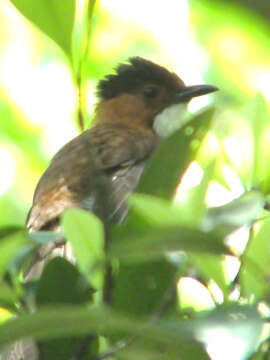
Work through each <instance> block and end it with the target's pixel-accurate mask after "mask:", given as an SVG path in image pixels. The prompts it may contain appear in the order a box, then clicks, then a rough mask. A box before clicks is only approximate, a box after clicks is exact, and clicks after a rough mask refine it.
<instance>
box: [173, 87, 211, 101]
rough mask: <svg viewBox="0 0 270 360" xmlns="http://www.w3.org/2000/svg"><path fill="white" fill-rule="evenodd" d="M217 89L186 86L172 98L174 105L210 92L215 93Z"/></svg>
mask: <svg viewBox="0 0 270 360" xmlns="http://www.w3.org/2000/svg"><path fill="white" fill-rule="evenodd" d="M217 90H218V88H217V87H216V86H212V85H193V86H187V87H185V88H184V89H182V90H181V92H179V93H178V94H176V95H175V97H174V102H175V103H180V102H187V101H189V100H191V99H192V98H193V97H196V96H201V95H205V94H209V93H211V92H214V91H217Z"/></svg>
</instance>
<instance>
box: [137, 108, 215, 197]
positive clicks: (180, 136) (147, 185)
mask: <svg viewBox="0 0 270 360" xmlns="http://www.w3.org/2000/svg"><path fill="white" fill-rule="evenodd" d="M213 116H214V108H207V109H205V110H204V111H202V112H200V113H199V114H197V115H195V116H194V117H193V119H192V120H191V121H189V122H188V124H186V125H185V126H184V127H183V128H181V129H180V131H179V132H177V133H176V134H174V135H173V136H171V137H170V138H168V139H167V140H164V141H163V142H162V143H161V145H160V148H159V150H158V151H157V152H156V153H155V154H154V155H153V157H152V159H151V160H150V162H149V165H148V167H147V169H146V171H145V172H144V173H143V175H142V179H141V181H140V183H139V186H138V187H137V189H136V192H139V193H147V194H151V195H157V196H159V197H161V198H165V199H171V198H172V197H173V195H174V194H175V191H176V188H177V186H178V184H179V181H180V179H181V177H182V175H183V173H184V171H185V170H186V168H187V166H188V164H189V163H190V162H191V161H192V160H193V159H194V158H195V155H196V153H197V151H198V149H199V147H200V145H201V143H202V141H203V139H204V136H205V135H206V133H207V131H208V129H209V127H210V124H211V120H212V119H213Z"/></svg>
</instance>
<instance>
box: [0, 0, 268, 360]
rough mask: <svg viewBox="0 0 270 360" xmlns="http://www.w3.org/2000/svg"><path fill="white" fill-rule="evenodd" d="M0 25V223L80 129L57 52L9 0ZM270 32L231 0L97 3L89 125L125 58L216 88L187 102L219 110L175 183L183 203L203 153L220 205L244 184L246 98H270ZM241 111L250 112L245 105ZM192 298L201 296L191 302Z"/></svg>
mask: <svg viewBox="0 0 270 360" xmlns="http://www.w3.org/2000/svg"><path fill="white" fill-rule="evenodd" d="M0 24H1V25H0V26H1V31H0V164H1V170H0V174H1V176H0V196H1V198H0V214H1V216H0V225H1V226H3V225H9V224H23V223H24V221H25V218H26V215H27V211H28V209H29V207H30V205H31V201H32V196H33V191H34V188H35V185H36V183H37V181H38V179H39V177H40V175H41V174H42V172H43V171H44V170H45V168H46V166H47V164H48V162H49V159H50V158H51V157H52V155H53V154H54V153H55V152H56V151H57V150H58V149H59V148H60V147H61V146H62V145H63V144H65V143H66V142H67V141H68V140H70V139H72V138H73V137H74V136H75V135H76V134H78V132H79V131H78V126H77V119H76V106H77V101H78V99H77V95H76V91H75V87H74V79H73V77H72V74H71V71H70V64H69V62H68V59H67V57H66V55H65V54H64V52H62V50H61V49H60V48H59V47H58V46H57V45H56V44H55V43H54V42H53V41H52V40H51V39H49V38H48V37H46V36H45V35H44V34H42V33H41V32H39V31H38V30H37V29H36V28H35V27H34V26H33V25H32V24H31V23H30V22H29V21H27V20H26V19H24V18H23V17H22V15H21V14H19V12H18V11H17V10H16V9H15V8H14V7H13V6H12V5H11V3H10V2H9V1H8V0H2V1H1V2H0ZM269 35H270V27H269V26H268V24H267V23H266V22H265V21H264V20H263V18H261V17H260V16H259V15H257V14H255V13H254V12H252V11H251V10H250V9H247V8H244V7H241V6H240V5H238V6H237V5H233V3H231V2H227V3H226V5H224V3H223V2H219V1H216V2H213V1H211V0H209V1H195V0H190V1H188V0H181V1H175V0H167V2H166V6H165V5H164V2H159V1H156V0H148V1H145V0H138V1H136V2H134V1H133V2H130V1H126V0H114V1H111V0H100V1H99V4H98V6H97V9H96V11H95V13H94V17H93V31H92V39H91V46H90V52H89V67H88V69H87V72H88V79H87V81H86V83H85V93H84V94H83V101H84V102H85V107H86V109H87V119H88V121H89V122H90V120H91V117H92V114H93V112H94V104H95V102H96V98H95V85H96V83H97V81H98V80H99V79H100V78H102V76H104V75H106V74H107V73H110V72H112V71H113V69H114V68H115V66H116V65H117V64H118V63H119V62H124V61H125V60H126V59H127V58H129V57H130V56H143V57H147V58H149V59H151V60H153V61H155V62H157V63H160V64H162V65H164V66H166V67H168V68H170V69H171V70H173V71H175V72H176V73H177V74H179V75H180V76H181V77H182V78H183V80H184V81H185V83H186V84H201V83H209V84H212V85H216V86H218V87H219V88H220V91H219V92H217V93H215V94H214V95H213V96H211V97H210V96H204V97H201V98H199V99H195V100H193V101H192V102H191V103H190V105H189V111H190V112H191V113H192V112H195V111H197V110H198V109H200V108H201V107H203V106H206V105H208V104H209V103H210V102H211V103H215V104H216V105H217V115H216V122H215V125H214V127H213V129H212V130H211V132H210V133H209V134H208V135H207V139H206V141H205V144H204V146H203V149H202V151H201V153H200V156H199V158H198V161H196V162H195V161H194V162H192V163H191V164H190V166H189V168H188V170H187V172H186V174H185V176H184V178H183V179H182V181H181V184H180V185H179V188H178V192H177V196H176V199H177V201H184V199H185V194H186V193H187V192H188V191H189V190H190V189H191V188H192V187H194V186H196V185H198V184H199V183H200V181H201V179H202V177H203V174H204V170H203V168H204V165H205V164H207V163H208V162H209V159H210V160H211V159H212V160H216V161H217V162H219V161H220V162H221V160H223V162H222V166H221V167H218V170H217V172H218V173H217V175H216V176H215V181H212V182H211V183H210V186H209V188H208V191H207V203H208V205H209V206H219V205H223V204H226V203H227V202H229V201H231V200H233V199H235V198H237V197H239V196H240V195H241V194H243V192H244V191H245V185H244V183H245V184H247V183H248V180H247V179H248V176H249V175H248V174H249V172H250V168H251V163H252V161H253V160H254V159H253V143H252V137H251V133H250V129H249V128H248V127H247V125H246V122H245V121H244V120H243V118H242V116H243V115H242V114H243V109H245V106H246V105H245V104H246V102H247V101H248V100H249V99H250V98H251V97H252V96H254V95H255V94H256V92H258V91H259V92H261V93H262V94H263V95H264V96H265V98H266V99H267V100H268V101H270V63H269V49H270V36H269ZM244 111H246V112H248V111H249V109H248V107H247V108H246V109H245V110H244ZM268 130H269V131H266V133H265V144H267V143H269V139H270V128H269V126H268ZM224 159H225V161H224ZM225 163H226V165H224V164H225ZM243 180H245V182H244V181H243ZM241 231H242V233H241V239H242V243H240V244H238V250H239V249H241V246H243V242H245V239H246V238H247V236H246V235H245V234H244V233H243V231H245V230H243V229H242V230H241ZM236 235H237V234H236ZM236 235H235V234H234V236H236ZM239 251H240V250H239ZM226 264H227V265H226ZM226 264H225V265H226V266H227V274H230V275H228V276H231V277H233V276H234V274H235V273H236V271H237V267H238V266H239V264H238V263H234V262H233V261H232V259H228V261H227V263H226ZM228 269H229V270H230V271H229V270H228ZM179 288H181V291H183V292H184V291H185V289H187V292H188V293H189V304H190V303H192V301H193V300H192V299H191V298H192V296H193V295H192V291H194V293H195V295H194V299H195V300H194V301H195V304H194V307H195V308H197V309H201V308H207V307H211V306H213V298H212V297H210V296H209V293H208V292H207V293H206V292H205V294H204V288H203V286H202V285H201V284H200V283H199V282H198V281H196V280H195V279H193V278H183V279H182V280H181V282H180V283H179ZM191 290H192V291H191ZM212 293H213V296H214V297H215V300H216V301H217V302H219V301H222V299H220V298H219V296H220V294H219V289H218V288H217V287H216V284H213V286H212ZM198 294H199V295H198ZM190 297H191V298H190ZM198 298H200V299H201V301H200V303H196V301H197V300H196V299H198ZM220 331H222V329H221V330H220ZM222 336H223V338H224V335H222ZM239 341H240V340H239ZM211 351H212V352H213V351H215V350H214V349H211V350H210V352H211ZM227 351H229V349H227ZM239 351H240V350H239ZM223 355H225V353H224V354H223ZM223 355H222V354H220V353H219V354H217V355H216V356H215V357H214V358H215V359H217V360H222V359H225V358H226V359H227V358H229V357H230V355H229V353H228V352H226V355H225V357H222V356H223ZM235 356H236V355H235ZM237 356H239V357H238V358H239V359H240V358H241V356H240V355H239V354H238V355H237ZM230 358H232V357H230ZM234 359H236V357H234Z"/></svg>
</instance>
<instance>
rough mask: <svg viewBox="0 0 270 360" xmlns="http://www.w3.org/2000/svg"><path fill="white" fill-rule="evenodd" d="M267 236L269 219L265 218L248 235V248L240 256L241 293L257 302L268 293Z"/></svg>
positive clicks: (269, 232) (269, 247)
mask: <svg viewBox="0 0 270 360" xmlns="http://www.w3.org/2000/svg"><path fill="white" fill-rule="evenodd" d="M269 234H270V219H269V218H267V219H266V220H265V221H264V222H263V223H262V224H261V225H260V226H259V229H256V228H255V229H254V230H253V231H252V233H251V235H250V239H249V242H248V246H247V247H246V250H245V252H244V254H243V255H242V266H241V269H240V276H239V278H240V285H241V293H242V295H244V296H247V297H254V301H258V300H260V299H262V298H264V297H265V296H268V293H269V274H270V271H269V268H270V259H269V251H270V246H269Z"/></svg>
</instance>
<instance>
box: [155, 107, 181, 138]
mask: <svg viewBox="0 0 270 360" xmlns="http://www.w3.org/2000/svg"><path fill="white" fill-rule="evenodd" d="M186 112H187V104H186V103H181V104H174V105H171V106H169V107H167V108H166V109H164V110H163V111H162V112H161V113H159V114H158V115H156V117H155V119H154V125H153V128H154V130H155V132H156V134H157V135H158V136H159V137H161V138H167V137H169V136H170V135H172V134H173V133H174V132H175V131H177V130H178V129H180V128H181V127H182V126H183V125H184V124H185V118H186V117H185V115H186Z"/></svg>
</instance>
